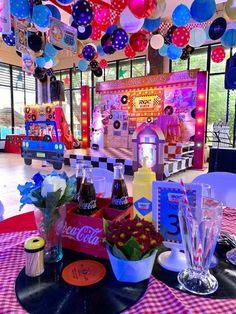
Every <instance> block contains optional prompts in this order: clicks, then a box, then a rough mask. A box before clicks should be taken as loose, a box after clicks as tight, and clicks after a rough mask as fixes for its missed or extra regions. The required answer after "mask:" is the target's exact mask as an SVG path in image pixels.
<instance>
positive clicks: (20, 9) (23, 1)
mask: <svg viewBox="0 0 236 314" xmlns="http://www.w3.org/2000/svg"><path fill="white" fill-rule="evenodd" d="M10 11H11V15H13V16H15V17H17V18H18V19H25V18H27V17H28V16H29V14H30V6H29V1H28V0H10Z"/></svg>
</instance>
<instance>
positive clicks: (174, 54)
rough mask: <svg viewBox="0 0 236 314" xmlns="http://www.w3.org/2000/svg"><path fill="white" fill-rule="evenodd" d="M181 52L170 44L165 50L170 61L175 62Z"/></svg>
mask: <svg viewBox="0 0 236 314" xmlns="http://www.w3.org/2000/svg"><path fill="white" fill-rule="evenodd" d="M182 52H183V50H182V49H181V48H178V47H176V46H175V45H174V44H170V45H169V47H168V49H167V56H168V58H169V59H171V60H177V59H179V58H180V57H181V55H182Z"/></svg>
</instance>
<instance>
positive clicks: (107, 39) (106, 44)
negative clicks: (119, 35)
mask: <svg viewBox="0 0 236 314" xmlns="http://www.w3.org/2000/svg"><path fill="white" fill-rule="evenodd" d="M101 45H102V49H103V51H104V52H105V53H106V54H108V55H111V54H113V53H115V51H116V49H115V48H113V47H112V45H111V36H110V35H108V34H105V35H103V36H102V38H101Z"/></svg>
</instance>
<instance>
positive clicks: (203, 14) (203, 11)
mask: <svg viewBox="0 0 236 314" xmlns="http://www.w3.org/2000/svg"><path fill="white" fill-rule="evenodd" d="M190 12H191V15H192V18H193V19H194V20H195V21H197V22H199V23H202V22H206V21H208V20H210V18H212V16H213V15H214V14H215V13H216V2H215V0H194V1H193V3H192V5H191V8H190Z"/></svg>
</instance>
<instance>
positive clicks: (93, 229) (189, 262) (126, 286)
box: [0, 164, 236, 314]
mask: <svg viewBox="0 0 236 314" xmlns="http://www.w3.org/2000/svg"><path fill="white" fill-rule="evenodd" d="M91 178H92V177H91V167H89V166H86V167H84V168H83V178H82V180H80V179H81V178H80V179H78V177H77V178H76V177H75V176H72V177H68V176H67V175H66V173H61V174H58V173H57V172H52V173H51V174H49V175H46V176H45V175H41V174H40V173H37V174H35V175H34V177H33V178H32V181H31V182H26V183H25V185H19V186H18V190H19V191H20V194H21V203H22V205H21V206H24V205H25V204H33V205H34V206H35V210H34V212H33V211H32V212H28V213H25V214H21V215H18V216H15V217H12V218H9V219H6V220H4V221H2V222H1V223H0V240H1V241H0V258H1V273H0V274H1V275H0V276H1V286H0V287H1V288H0V304H1V311H0V312H1V313H42V312H43V313H120V312H124V313H165V314H166V313H167V314H168V313H173V312H176V313H222V312H225V313H236V299H235V298H236V281H235V279H236V268H235V264H236V262H235V261H236V259H235V255H236V253H235V251H236V250H235V247H236V241H235V239H236V237H235V235H236V232H235V231H236V210H235V209H232V208H227V207H222V204H221V203H220V202H219V201H217V200H214V199H211V198H208V197H205V196H203V194H204V193H203V189H202V187H201V186H200V185H196V186H195V185H186V186H185V184H184V183H183V181H181V182H180V183H172V182H164V183H163V182H159V181H155V182H154V183H153V186H152V192H153V195H155V196H154V197H153V199H152V201H153V206H152V211H153V215H152V219H153V220H152V222H150V221H147V220H145V219H143V217H138V215H135V217H134V208H135V206H134V205H133V204H132V201H133V200H132V198H129V197H128V193H127V188H126V185H125V181H124V177H123V175H122V166H121V165H120V164H117V165H116V166H115V172H114V183H113V190H112V198H111V199H102V198H100V199H99V198H96V191H95V190H94V186H93V183H92V179H91ZM78 182H80V183H81V185H80V186H78ZM88 185H89V191H90V192H88ZM85 188H86V190H87V193H82V190H83V189H85ZM156 188H158V193H155V190H156ZM117 191H119V193H117ZM199 191H200V194H199ZM93 192H94V193H93ZM89 195H90V196H89ZM165 195H167V196H168V198H169V202H166V200H165ZM173 200H174V203H173V202H172V201H173ZM176 200H177V203H176ZM156 202H158V204H159V205H158V206H156ZM163 202H164V203H163ZM162 203H163V204H164V205H163V206H164V207H165V206H167V205H165V204H168V205H169V207H168V208H167V207H166V208H165V213H166V212H168V211H169V210H172V211H173V210H176V209H177V210H178V216H177V217H178V226H177V225H176V224H173V221H172V222H171V224H172V225H171V224H170V226H171V227H173V226H176V228H177V229H178V228H179V234H178V235H177V236H178V237H182V242H183V243H182V244H183V246H181V247H180V251H179V252H178V251H176V250H175V249H176V246H175V244H176V245H177V247H178V246H179V245H180V244H179V243H177V240H176V239H177V238H176V235H173V234H175V232H173V231H174V229H169V231H168V226H167V225H165V222H164V220H163V217H164V216H163V212H164V211H163V210H160V208H159V207H160V206H162ZM88 204H90V206H88ZM139 205H140V206H141V205H142V206H141V207H142V208H144V207H145V206H144V204H143V203H142V204H139ZM176 206H177V207H176ZM198 208H200V209H201V210H198ZM154 211H155V212H154ZM158 211H159V213H158V214H157V212H158ZM142 214H143V215H144V216H145V214H144V212H143V211H142ZM156 214H157V216H158V217H159V220H158V222H157V221H156V219H157V218H156ZM172 215H173V212H172ZM156 222H157V225H158V227H156ZM164 225H165V226H164ZM163 226H164V227H163ZM157 230H159V231H157ZM168 233H169V234H170V237H168V236H167V234H168ZM171 234H172V235H171ZM171 237H172V238H171ZM170 239H172V240H171V241H172V242H170ZM174 239H175V240H176V241H175V240H174ZM168 242H170V243H172V246H169V245H168ZM175 242H176V243H175ZM168 247H169V248H171V250H169V249H168V250H167V248H168ZM215 247H216V249H215ZM183 251H184V252H185V254H184V253H183ZM174 252H175V253H174ZM176 252H177V253H176ZM163 254H164V259H163V257H162V255H163ZM175 254H177V255H175ZM183 255H186V260H185V267H184V268H183V267H182V265H181V263H180V262H179V258H182V257H183ZM172 258H174V260H175V264H176V265H175V266H176V267H177V268H178V267H179V271H176V270H175V271H171V270H170V269H169V265H168V259H172ZM214 259H215V261H216V262H215V263H213V260H214ZM209 268H210V272H209V271H208V270H209Z"/></svg>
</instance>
